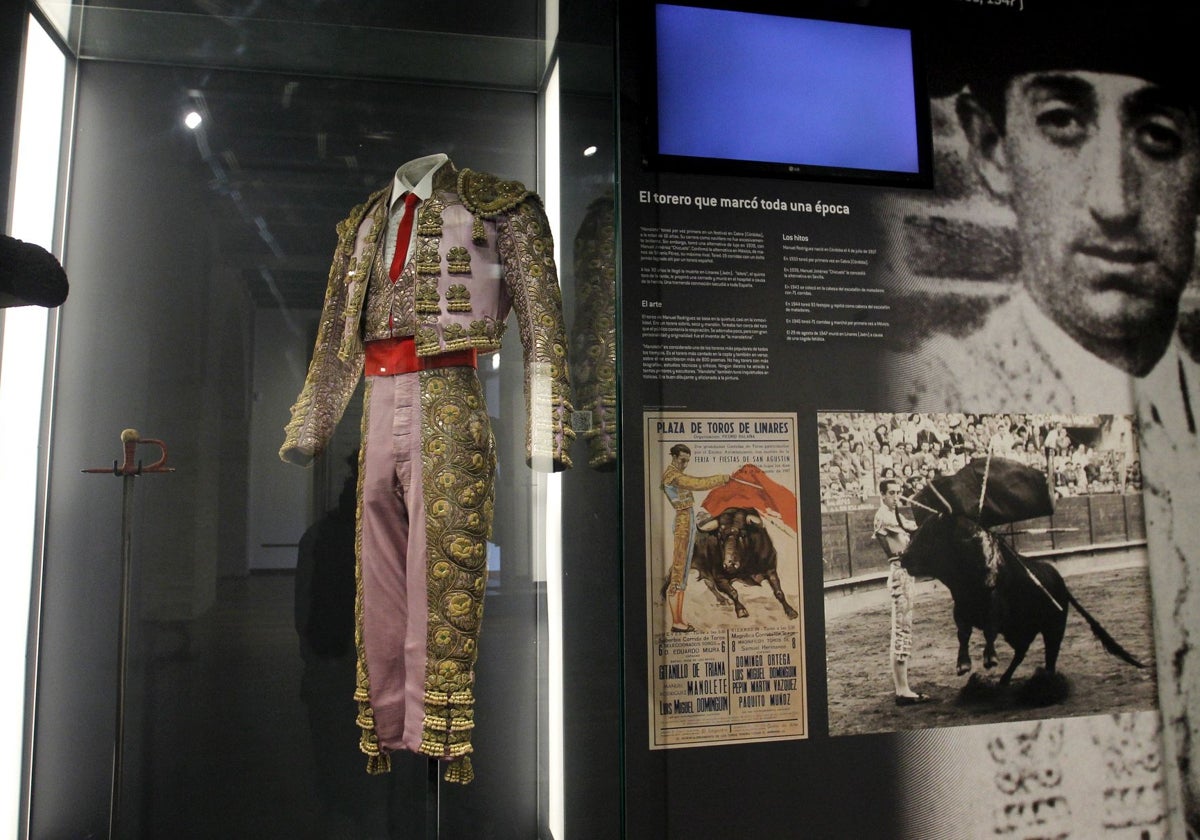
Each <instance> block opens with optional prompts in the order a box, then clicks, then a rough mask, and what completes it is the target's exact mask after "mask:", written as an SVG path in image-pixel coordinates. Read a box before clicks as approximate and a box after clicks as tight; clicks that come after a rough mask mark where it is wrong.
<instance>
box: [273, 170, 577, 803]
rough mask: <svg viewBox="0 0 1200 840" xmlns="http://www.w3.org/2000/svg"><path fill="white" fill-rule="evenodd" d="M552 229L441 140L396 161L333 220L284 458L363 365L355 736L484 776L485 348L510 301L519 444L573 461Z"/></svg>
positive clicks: (376, 762)
mask: <svg viewBox="0 0 1200 840" xmlns="http://www.w3.org/2000/svg"><path fill="white" fill-rule="evenodd" d="M553 250H554V246H553V241H552V238H551V233H550V228H549V224H548V223H547V221H546V216H545V213H544V211H543V210H542V206H541V202H540V200H539V199H538V197H537V196H536V195H535V194H534V193H532V192H530V191H529V190H527V189H525V187H524V186H522V185H521V184H519V183H517V182H515V181H501V180H500V179H498V178H496V177H494V176H491V175H486V174H483V173H479V172H473V171H471V170H469V169H463V170H461V171H459V170H457V169H455V167H454V165H453V164H452V163H451V162H450V161H449V160H448V159H447V158H446V156H445V155H431V156H428V157H424V158H419V159H417V160H414V161H410V162H408V163H406V164H404V165H403V166H401V167H400V168H399V169H398V170H397V172H396V177H395V179H394V180H393V183H392V184H389V185H388V186H386V187H384V188H383V189H381V190H379V191H378V192H376V193H374V194H372V195H371V196H370V197H369V198H368V199H367V201H366V203H364V204H362V205H360V206H358V207H356V208H354V210H352V211H351V213H350V216H349V218H347V219H346V220H345V221H343V222H342V223H341V224H339V225H338V245H337V250H336V251H335V253H334V257H333V265H332V267H331V268H330V272H329V285H328V288H327V290H326V294H325V306H324V310H323V311H322V313H321V321H320V325H319V327H318V332H317V343H316V347H315V349H314V351H313V358H312V362H311V363H310V365H309V370H308V376H307V378H306V380H305V383H304V389H303V391H301V393H300V396H299V398H298V399H297V400H296V404H295V405H294V406H292V417H291V421H290V422H289V423H288V425H287V428H286V430H285V433H286V439H285V441H284V444H283V448H282V449H281V450H280V453H279V454H280V457H281V458H283V459H284V460H285V461H289V462H293V463H300V464H307V463H309V462H311V461H312V459H313V457H314V456H315V455H316V454H317V453H319V452H320V451H321V450H322V449H323V448H324V446H325V444H326V443H327V442H328V441H329V439H330V437H331V436H332V434H333V431H334V427H335V426H336V425H337V422H338V420H339V419H340V418H341V416H342V413H343V412H344V411H345V408H346V405H347V403H348V402H349V400H350V397H351V395H352V393H353V391H354V389H355V387H356V386H357V383H358V378H359V376H360V375H363V374H364V372H365V374H366V377H367V378H366V389H365V397H364V406H363V427H362V446H361V448H360V456H359V496H358V500H359V505H358V529H357V534H356V550H357V555H358V562H357V576H356V577H357V580H356V584H357V586H356V589H357V592H356V599H355V622H356V633H355V642H356V646H357V649H358V678H357V686H356V689H355V699H356V700H357V701H358V703H359V715H358V725H359V727H360V728H361V730H362V738H361V741H360V746H361V748H362V750H363V752H364V753H366V754H367V755H368V757H369V758H368V764H367V768H368V770H369V771H371V772H386V771H387V770H388V769H389V768H390V761H389V759H388V753H390V752H392V751H394V750H409V751H412V752H418V753H422V754H425V755H430V756H435V757H437V758H440V759H445V760H448V761H449V762H450V763H449V765H448V767H447V771H446V779H447V780H449V781H457V782H468V781H470V780H471V778H472V776H473V771H472V769H471V763H470V759H469V758H468V754H469V753H470V752H471V751H472V746H471V733H472V730H473V728H474V691H473V685H474V679H475V675H474V666H475V660H476V656H477V645H478V640H479V627H480V621H481V618H482V614H483V598H484V591H485V589H486V584H487V539H488V537H489V536H491V527H492V512H493V497H494V480H495V443H494V441H493V439H492V432H491V424H490V421H489V418H488V413H487V406H486V405H485V404H484V398H483V391H482V388H481V387H480V382H479V378H478V376H477V374H476V355H477V354H479V353H491V352H494V351H496V350H498V349H499V348H500V339H501V336H502V334H503V332H504V329H505V320H506V318H507V317H508V315H509V312H510V310H511V311H512V312H515V313H516V320H517V325H518V328H519V330H520V334H521V344H522V347H523V350H524V362H525V400H526V408H527V425H526V455H527V458H528V459H529V460H530V462H531V463H533V464H535V465H538V466H541V465H545V466H546V467H547V468H553V469H561V468H564V467H567V466H570V459H569V457H568V455H567V452H568V450H569V448H570V445H571V442H572V439H573V437H574V433H573V432H572V430H571V429H570V425H569V419H570V414H571V405H570V401H569V393H570V385H569V382H568V378H567V350H566V342H565V338H564V329H563V321H562V301H561V297H560V294H559V289H558V280H557V274H556V271H555V266H554V257H553Z"/></svg>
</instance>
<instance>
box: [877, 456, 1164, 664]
mask: <svg viewBox="0 0 1200 840" xmlns="http://www.w3.org/2000/svg"><path fill="white" fill-rule="evenodd" d="M910 501H911V502H912V506H913V515H914V518H915V520H916V522H917V523H918V526H919V527H918V528H917V531H916V533H914V534H913V536H912V540H911V541H910V542H909V545H908V548H907V549H905V551H904V553H903V554H902V555H901V558H900V562H901V565H902V566H903V567H904V568H905V569H907V570H908V571H909V573H910V574H913V575H916V576H928V577H934V578H937V579H938V580H939V581H941V582H942V583H943V584H945V586H946V588H947V589H949V590H950V595H951V597H952V598H953V599H954V624H955V626H956V628H957V630H958V673H959V674H965V673H967V672H968V671H970V670H971V655H970V653H969V651H968V643H969V642H970V639H971V633H972V631H973V629H974V628H979V629H980V630H982V631H983V635H984V642H985V646H984V666H985V667H987V668H994V667H995V666H996V648H995V642H996V636H997V635H1000V636H1003V637H1004V639H1005V641H1007V642H1008V643H1009V644H1010V645H1011V646H1012V648H1013V658H1012V661H1011V662H1010V663H1009V665H1008V668H1007V669H1006V670H1005V671H1004V675H1003V676H1002V677H1001V678H1000V683H1001V684H1002V685H1005V684H1007V683H1008V682H1009V681H1010V680H1011V679H1012V675H1013V672H1014V671H1016V669H1017V666H1019V665H1020V664H1021V662H1022V660H1024V658H1025V654H1026V653H1027V652H1028V651H1029V646H1030V645H1031V644H1033V641H1034V640H1035V639H1036V638H1037V636H1038V635H1041V637H1042V642H1043V644H1044V645H1045V648H1046V673H1047V674H1051V675H1052V674H1054V673H1055V666H1056V664H1057V660H1058V651H1059V648H1060V646H1061V645H1062V640H1063V634H1064V632H1065V631H1066V626H1067V607H1068V605H1073V606H1074V607H1075V609H1077V610H1078V611H1079V614H1080V615H1082V616H1083V618H1084V619H1085V620H1086V621H1087V623H1088V626H1089V627H1090V628H1091V629H1092V633H1094V634H1095V636H1096V638H1097V639H1099V640H1100V643H1101V644H1102V645H1103V646H1104V649H1105V650H1106V651H1108V652H1109V653H1111V654H1113V655H1114V656H1117V657H1120V658H1121V659H1122V660H1124V661H1125V662H1128V663H1129V664H1130V665H1135V666H1137V667H1139V668H1142V667H1145V666H1144V665H1143V664H1142V663H1141V662H1139V661H1138V660H1137V659H1135V658H1134V657H1133V656H1132V655H1131V654H1130V653H1129V652H1128V651H1127V650H1125V648H1123V647H1121V645H1120V644H1119V643H1118V642H1117V641H1116V640H1115V639H1113V637H1112V636H1110V635H1109V634H1108V632H1107V631H1106V630H1105V629H1104V628H1103V627H1102V626H1101V625H1100V623H1099V622H1098V621H1097V620H1096V619H1095V618H1093V617H1092V616H1091V614H1089V613H1088V611H1087V610H1085V609H1084V608H1083V606H1082V605H1081V604H1080V603H1079V602H1078V601H1077V600H1076V599H1075V596H1074V595H1072V594H1071V591H1070V590H1069V589H1068V588H1067V584H1066V583H1065V582H1064V581H1063V578H1062V575H1061V574H1059V572H1058V569H1056V568H1055V567H1054V566H1053V565H1052V564H1050V563H1048V562H1046V561H1043V560H1038V559H1035V558H1031V557H1024V556H1022V555H1021V554H1020V553H1018V552H1017V550H1016V549H1014V548H1013V547H1012V546H1011V545H1009V543H1008V542H1007V541H1006V540H1004V539H1003V538H1001V537H998V536H996V535H995V534H993V533H991V532H990V531H989V530H987V529H988V528H991V527H994V526H997V525H1004V524H1008V523H1011V522H1018V521H1020V520H1023V519H1032V518H1034V517H1039V516H1049V515H1050V514H1051V513H1053V511H1054V501H1053V498H1052V496H1051V495H1050V490H1049V487H1048V485H1047V482H1046V476H1045V475H1044V474H1043V473H1041V472H1039V471H1037V470H1035V469H1033V468H1031V467H1028V466H1026V465H1024V464H1021V463H1018V462H1016V461H1009V460H1005V459H1001V458H991V459H988V458H975V459H973V460H972V461H971V462H970V463H969V464H968V465H967V466H965V467H963V469H961V470H959V471H958V472H957V473H955V474H954V475H952V476H946V477H943V478H938V479H934V480H933V481H932V482H930V483H929V484H928V485H926V486H925V487H924V488H922V489H921V491H920V492H918V493H917V494H916V495H915V496H914V497H913V498H912V499H911V500H910Z"/></svg>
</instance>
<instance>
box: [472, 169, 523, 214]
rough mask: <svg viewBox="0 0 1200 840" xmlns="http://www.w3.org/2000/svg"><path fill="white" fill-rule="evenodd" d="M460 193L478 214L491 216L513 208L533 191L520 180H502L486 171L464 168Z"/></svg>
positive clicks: (473, 211)
mask: <svg viewBox="0 0 1200 840" xmlns="http://www.w3.org/2000/svg"><path fill="white" fill-rule="evenodd" d="M458 195H459V198H461V199H462V202H463V204H465V205H466V206H467V209H468V210H470V211H471V212H472V213H474V214H475V215H476V216H483V217H484V218H490V217H492V216H497V215H499V214H500V213H505V212H508V211H509V210H511V209H513V208H514V207H516V206H517V205H518V204H520V203H521V202H522V201H524V200H525V199H526V198H528V197H529V196H531V195H533V192H532V191H531V190H528V189H526V188H525V185H524V184H522V183H521V182H520V181H502V180H500V179H499V178H497V177H496V176H495V175H489V174H487V173H486V172H475V171H474V170H471V169H463V170H461V171H460V172H459V173H458Z"/></svg>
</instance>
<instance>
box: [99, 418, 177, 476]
mask: <svg viewBox="0 0 1200 840" xmlns="http://www.w3.org/2000/svg"><path fill="white" fill-rule="evenodd" d="M121 443H122V445H123V446H124V457H125V460H124V463H122V462H120V461H113V465H112V469H111V470H110V469H109V468H107V467H93V468H91V469H86V470H82V472H85V473H107V472H111V473H112V474H113V475H116V476H128V475H143V474H145V473H165V472H175V468H174V467H168V466H167V445H166V444H165V443H163V442H162V441H161V440H158V439H157V438H144V437H142V436H141V433H140V432H138V430H137V429H125V430H124V431H122V432H121ZM139 444H151V445H153V446H157V447H158V451H159V458H158V460H157V461H155V462H154V463H153V464H150V465H149V466H142V462H141V461H139V460H137V448H138V445H139Z"/></svg>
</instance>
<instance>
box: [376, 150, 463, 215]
mask: <svg viewBox="0 0 1200 840" xmlns="http://www.w3.org/2000/svg"><path fill="white" fill-rule="evenodd" d="M449 160H450V157H449V156H448V155H445V154H442V153H438V154H436V155H426V156H425V157H420V158H417V159H416V160H410V161H409V162H408V163H404V164H401V165H400V168H399V169H397V170H396V174H395V176H394V177H393V178H392V200H391V203H390V204H389V205H388V210H389V211H390V210H391V209H392V207H394V206H395V204H396V201H397V200H399V199H400V197H401V196H403V195H404V194H405V193H412V194H413V195H415V196H416V197H417V198H419V199H421V200H422V201H424V200H425V199H427V198H429V196H430V195H432V194H433V176H434V174H436V173H437V171H438V170H439V169H441V168H442V166H443V165H445V163H446V162H447V161H449Z"/></svg>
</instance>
